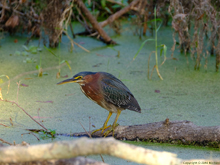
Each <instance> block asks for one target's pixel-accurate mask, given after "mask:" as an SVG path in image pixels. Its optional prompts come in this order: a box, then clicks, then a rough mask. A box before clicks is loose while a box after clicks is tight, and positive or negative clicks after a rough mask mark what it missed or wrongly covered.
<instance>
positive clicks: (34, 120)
mask: <svg viewBox="0 0 220 165" xmlns="http://www.w3.org/2000/svg"><path fill="white" fill-rule="evenodd" d="M0 101H4V102H9V103H12V104H15V105H17V107H19V108H20V109H21V110H22V111H23V112H24V113H25V114H26V115H28V116H29V117H30V118H31V119H32V120H33V121H34V122H36V123H37V124H38V125H39V126H41V127H42V128H43V129H45V130H46V131H48V129H47V128H45V127H44V126H43V125H42V124H40V123H39V122H38V121H37V120H35V119H34V118H33V117H32V116H31V115H29V114H28V113H27V112H26V111H25V110H24V108H22V107H21V106H20V105H18V103H16V102H14V101H9V100H0Z"/></svg>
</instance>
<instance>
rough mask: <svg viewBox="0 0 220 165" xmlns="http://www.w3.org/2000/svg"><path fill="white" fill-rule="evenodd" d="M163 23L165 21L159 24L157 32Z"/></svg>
mask: <svg viewBox="0 0 220 165" xmlns="http://www.w3.org/2000/svg"><path fill="white" fill-rule="evenodd" d="M162 23H163V22H161V24H160V25H159V27H158V28H157V32H158V30H159V29H160V27H161V25H162Z"/></svg>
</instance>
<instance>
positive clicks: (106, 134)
mask: <svg viewBox="0 0 220 165" xmlns="http://www.w3.org/2000/svg"><path fill="white" fill-rule="evenodd" d="M118 125H119V124H118V123H116V124H115V126H112V127H111V129H109V130H108V131H106V132H105V133H104V137H106V136H108V134H109V133H111V132H112V136H113V137H114V133H115V128H116V127H117V126H118ZM110 126H111V125H110Z"/></svg>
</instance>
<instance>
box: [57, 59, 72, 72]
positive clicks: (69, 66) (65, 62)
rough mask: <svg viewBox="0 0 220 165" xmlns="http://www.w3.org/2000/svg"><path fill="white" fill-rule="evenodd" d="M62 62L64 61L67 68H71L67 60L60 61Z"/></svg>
mask: <svg viewBox="0 0 220 165" xmlns="http://www.w3.org/2000/svg"><path fill="white" fill-rule="evenodd" d="M64 62H65V63H66V65H67V66H68V68H69V70H71V66H70V64H69V62H68V61H67V60H63V61H61V62H60V64H62V63H64Z"/></svg>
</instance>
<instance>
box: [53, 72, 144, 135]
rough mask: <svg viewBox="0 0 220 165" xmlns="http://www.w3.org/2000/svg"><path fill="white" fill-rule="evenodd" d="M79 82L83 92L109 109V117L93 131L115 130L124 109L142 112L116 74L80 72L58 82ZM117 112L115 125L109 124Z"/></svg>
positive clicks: (106, 133)
mask: <svg viewBox="0 0 220 165" xmlns="http://www.w3.org/2000/svg"><path fill="white" fill-rule="evenodd" d="M65 83H78V84H79V85H80V88H81V90H82V92H83V93H84V94H85V95H86V96H87V97H88V98H89V99H91V100H92V101H94V102H95V103H97V104H98V105H100V106H101V107H103V108H105V109H106V110H108V111H109V114H108V117H107V119H106V121H105V123H104V125H103V127H101V128H100V129H97V130H95V131H93V132H92V134H93V133H95V132H97V131H100V130H102V133H103V131H104V130H105V129H106V128H109V127H111V129H110V130H108V131H107V132H105V134H104V135H105V136H107V135H108V134H109V133H110V132H113V136H114V129H115V127H116V126H117V120H118V117H119V115H120V114H121V111H122V110H125V109H129V110H132V111H136V112H139V113H141V108H140V106H139V104H138V102H137V100H136V99H135V97H134V95H133V94H132V93H131V91H130V90H129V89H128V88H127V87H126V86H125V85H124V84H123V83H122V82H121V81H120V80H119V79H117V78H116V77H115V76H113V75H111V74H110V73H106V72H80V73H78V74H76V75H75V76H73V77H72V78H70V79H67V80H64V81H62V82H59V83H57V84H58V85H60V84H65ZM112 113H117V115H116V117H115V121H114V123H113V125H112V126H111V125H109V126H107V123H108V121H109V119H110V117H111V115H112Z"/></svg>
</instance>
